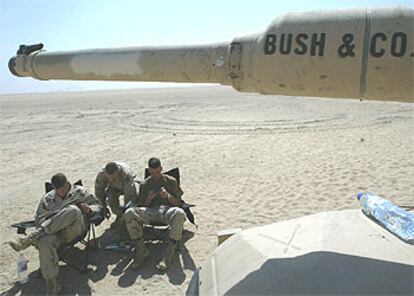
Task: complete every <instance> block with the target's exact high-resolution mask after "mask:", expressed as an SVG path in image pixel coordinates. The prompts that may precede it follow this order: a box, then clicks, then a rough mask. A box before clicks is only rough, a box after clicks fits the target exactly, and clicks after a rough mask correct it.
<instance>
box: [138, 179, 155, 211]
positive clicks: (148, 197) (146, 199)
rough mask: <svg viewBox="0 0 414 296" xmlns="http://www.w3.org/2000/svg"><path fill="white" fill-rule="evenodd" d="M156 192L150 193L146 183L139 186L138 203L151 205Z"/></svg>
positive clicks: (146, 205)
mask: <svg viewBox="0 0 414 296" xmlns="http://www.w3.org/2000/svg"><path fill="white" fill-rule="evenodd" d="M155 195H156V194H155V193H150V192H149V189H148V187H147V186H146V184H145V183H143V184H141V185H140V186H139V193H138V198H137V200H138V203H139V204H141V205H142V206H144V207H149V206H150V204H151V202H152V200H153V199H154V197H155Z"/></svg>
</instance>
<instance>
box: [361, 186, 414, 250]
mask: <svg viewBox="0 0 414 296" xmlns="http://www.w3.org/2000/svg"><path fill="white" fill-rule="evenodd" d="M357 198H358V201H359V204H360V205H361V207H362V210H363V211H364V213H365V214H366V215H368V216H371V217H372V218H374V219H375V220H377V221H378V222H379V223H380V224H381V225H383V226H384V227H386V228H387V229H388V230H389V231H391V232H392V233H394V234H395V235H397V236H398V237H400V238H401V239H402V240H404V241H406V242H407V243H409V244H414V213H410V212H408V211H405V210H403V209H402V208H400V207H398V206H396V205H394V204H393V203H392V202H390V201H388V200H386V199H385V198H382V197H381V196H378V195H376V194H375V193H371V192H360V193H358V195H357Z"/></svg>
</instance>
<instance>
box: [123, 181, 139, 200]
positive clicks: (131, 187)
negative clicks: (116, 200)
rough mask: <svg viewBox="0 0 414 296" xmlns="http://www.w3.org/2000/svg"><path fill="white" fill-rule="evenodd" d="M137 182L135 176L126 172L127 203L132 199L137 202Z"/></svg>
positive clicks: (125, 190)
mask: <svg viewBox="0 0 414 296" xmlns="http://www.w3.org/2000/svg"><path fill="white" fill-rule="evenodd" d="M137 185H138V184H137V183H136V182H135V179H134V176H132V175H130V174H126V175H125V176H124V201H125V204H126V203H128V202H129V201H132V202H133V203H134V204H135V203H137V197H138V192H137V191H138V189H137Z"/></svg>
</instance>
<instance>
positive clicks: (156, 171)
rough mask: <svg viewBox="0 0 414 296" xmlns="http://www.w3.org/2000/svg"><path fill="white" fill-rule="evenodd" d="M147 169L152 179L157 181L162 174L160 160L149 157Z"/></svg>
mask: <svg viewBox="0 0 414 296" xmlns="http://www.w3.org/2000/svg"><path fill="white" fill-rule="evenodd" d="M148 169H149V173H150V175H151V177H152V178H154V179H159V178H160V177H161V172H162V166H161V160H159V159H158V158H155V157H151V158H150V159H149V160H148Z"/></svg>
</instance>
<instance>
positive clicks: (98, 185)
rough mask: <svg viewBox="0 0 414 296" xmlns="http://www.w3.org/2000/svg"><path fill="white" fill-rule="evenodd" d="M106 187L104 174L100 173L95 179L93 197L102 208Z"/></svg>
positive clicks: (104, 201)
mask: <svg viewBox="0 0 414 296" xmlns="http://www.w3.org/2000/svg"><path fill="white" fill-rule="evenodd" d="M107 186H108V184H107V183H106V180H105V176H104V172H100V173H99V174H98V175H97V176H96V179H95V196H96V198H97V199H98V200H99V201H100V203H101V205H102V206H103V207H106V194H105V189H106V187H107Z"/></svg>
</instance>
